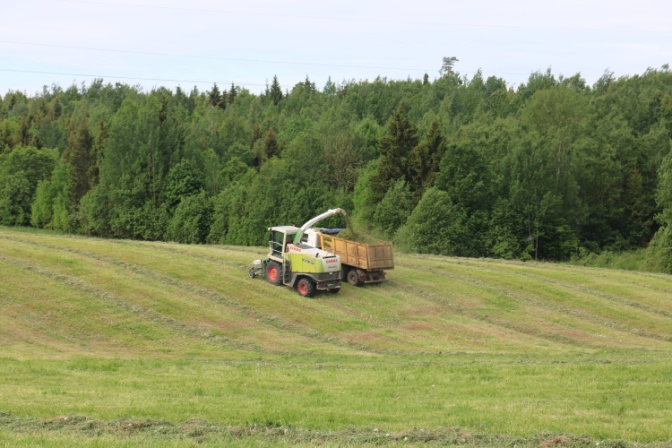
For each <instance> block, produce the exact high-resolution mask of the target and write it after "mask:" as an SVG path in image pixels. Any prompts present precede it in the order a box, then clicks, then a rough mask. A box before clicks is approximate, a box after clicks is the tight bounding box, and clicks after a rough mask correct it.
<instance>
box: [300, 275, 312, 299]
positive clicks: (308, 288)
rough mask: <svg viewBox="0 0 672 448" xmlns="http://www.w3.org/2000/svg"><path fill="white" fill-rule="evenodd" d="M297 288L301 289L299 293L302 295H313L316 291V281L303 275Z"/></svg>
mask: <svg viewBox="0 0 672 448" xmlns="http://www.w3.org/2000/svg"><path fill="white" fill-rule="evenodd" d="M296 290H297V291H299V294H300V295H301V296H302V297H313V294H314V293H315V283H313V281H312V280H311V279H309V278H308V277H303V278H302V279H301V280H299V284H298V285H296Z"/></svg>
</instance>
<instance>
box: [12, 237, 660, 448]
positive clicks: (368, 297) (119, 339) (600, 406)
mask: <svg viewBox="0 0 672 448" xmlns="http://www.w3.org/2000/svg"><path fill="white" fill-rule="evenodd" d="M264 252H265V251H264V249H262V248H245V247H224V246H185V245H177V244H168V243H147V242H135V241H122V240H103V239H94V238H83V237H73V236H62V235H52V234H48V233H35V232H28V231H22V230H15V229H7V228H0V279H1V282H2V284H1V286H0V309H1V310H2V312H1V313H0V343H1V344H0V446H64V447H65V446H111V445H114V446H156V447H159V446H224V445H225V446H287V445H291V446H379V445H399V446H415V445H424V444H428V443H430V444H432V443H433V444H436V445H446V444H456V445H465V446H511V447H513V446H535V447H538V446H545V447H549V446H651V447H654V446H655V447H663V446H665V447H670V446H672V277H670V276H667V275H656V274H644V273H635V272H626V271H618V270H607V269H595V268H586V267H578V266H565V265H558V264H544V263H520V262H505V261H496V260H486V259H464V258H447V257H436V256H418V255H402V254H397V259H396V268H395V269H394V270H393V271H390V273H389V280H388V281H387V282H386V283H384V284H381V285H370V286H367V287H363V288H354V287H350V286H349V285H345V286H344V287H343V289H342V291H341V292H340V293H339V294H323V295H317V296H316V297H315V298H314V299H305V298H302V297H300V296H299V295H298V294H297V293H296V292H295V291H293V290H291V289H289V288H286V287H276V286H272V285H270V284H268V283H266V282H265V281H264V280H262V279H259V278H257V279H250V278H249V277H248V275H247V269H248V267H249V265H250V263H251V261H252V260H253V259H255V258H260V257H261V256H263V254H264Z"/></svg>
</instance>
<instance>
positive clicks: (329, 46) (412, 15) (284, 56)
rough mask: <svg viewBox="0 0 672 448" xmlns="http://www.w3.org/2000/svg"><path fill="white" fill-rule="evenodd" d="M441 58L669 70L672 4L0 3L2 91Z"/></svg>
mask: <svg viewBox="0 0 672 448" xmlns="http://www.w3.org/2000/svg"><path fill="white" fill-rule="evenodd" d="M444 56H455V57H457V58H458V59H459V62H457V63H456V64H455V70H456V71H457V72H459V73H460V74H461V75H463V76H467V77H468V78H471V77H472V76H473V75H474V74H475V73H476V72H477V70H479V69H480V70H481V71H482V73H483V75H484V76H485V77H488V76H493V75H494V76H496V77H498V78H503V79H504V80H505V81H506V82H507V84H508V85H509V86H513V87H515V86H517V85H518V84H520V83H525V82H526V81H527V79H528V77H529V76H530V74H531V73H533V72H536V71H542V72H545V71H546V69H548V68H550V69H551V71H552V72H553V73H554V74H555V75H556V76H559V75H564V76H566V77H569V76H573V75H575V74H576V73H580V74H581V76H583V78H585V80H586V81H587V82H588V84H590V85H592V84H593V83H595V81H596V80H597V79H598V78H600V77H601V76H602V75H603V74H604V73H605V71H610V72H613V74H614V76H616V77H621V76H632V75H636V74H642V73H644V72H645V71H646V70H647V68H654V69H659V68H661V66H663V65H664V64H672V2H671V1H670V0H638V1H633V0H627V1H625V0H612V1H594V0H562V1H543V0H536V1H529V0H510V1H502V0H497V1H494V0H485V1H477V0H476V1H465V0H460V1H453V0H450V1H431V0H414V1H401V0H384V1H383V0H373V1H368V0H359V1H354V0H339V1H331V2H328V1H318V0H313V1H308V0H287V1H271V0H247V1H246V2H243V1H239V2H232V1H214V0H191V1H185V0H162V1H159V0H141V1H138V2H134V1H131V0H20V1H19V0H0V95H2V96H4V95H5V94H6V93H7V92H8V91H9V90H20V91H24V92H26V93H27V94H28V95H34V94H35V93H37V92H41V91H42V88H43V86H48V87H50V86H51V85H52V84H58V85H60V86H61V87H62V88H64V89H65V88H68V87H70V86H71V85H73V84H75V85H77V86H80V85H81V84H82V83H85V84H86V85H88V84H89V83H90V82H91V81H92V80H93V79H95V78H103V79H104V81H105V83H108V82H111V83H115V82H122V83H125V84H130V85H139V86H142V88H143V90H144V91H150V90H151V89H152V88H154V87H161V86H163V87H167V88H170V89H171V90H174V89H175V87H176V86H178V85H179V86H181V87H182V88H183V89H184V90H187V91H190V90H191V89H192V88H193V87H194V86H197V87H198V88H199V90H201V91H204V90H209V89H210V88H211V87H212V85H213V83H215V82H216V83H217V84H218V86H220V88H222V89H228V88H229V87H230V85H231V83H232V82H233V83H235V84H236V85H238V86H243V87H245V88H247V89H249V90H250V91H251V92H253V93H259V92H261V91H263V90H264V88H265V85H266V84H267V83H270V82H271V81H272V79H273V76H274V75H277V76H278V80H279V82H280V85H281V86H282V88H283V90H291V88H292V87H293V86H294V85H295V84H296V83H298V82H300V81H303V80H305V78H306V77H308V78H309V79H310V80H311V81H313V82H314V83H315V84H316V85H317V87H318V88H319V89H320V90H321V89H322V88H323V87H324V85H325V83H326V82H327V79H328V77H331V79H332V81H334V82H335V83H337V84H338V83H341V82H343V81H346V80H347V81H349V80H357V81H360V80H373V79H375V78H376V77H377V76H380V77H385V78H387V79H407V78H409V77H410V78H411V79H422V77H423V75H424V74H425V73H427V74H428V75H429V78H430V80H431V79H435V78H436V77H438V76H439V73H438V70H439V69H440V68H441V62H442V58H443V57H444Z"/></svg>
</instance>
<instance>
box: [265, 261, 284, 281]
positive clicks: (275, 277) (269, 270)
mask: <svg viewBox="0 0 672 448" xmlns="http://www.w3.org/2000/svg"><path fill="white" fill-rule="evenodd" d="M266 280H268V282H269V283H272V284H274V285H280V284H282V273H281V269H280V263H278V262H277V261H269V262H268V264H267V265H266Z"/></svg>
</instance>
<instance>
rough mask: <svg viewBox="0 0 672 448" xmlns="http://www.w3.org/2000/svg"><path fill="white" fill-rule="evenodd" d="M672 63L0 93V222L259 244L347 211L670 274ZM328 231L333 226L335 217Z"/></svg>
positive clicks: (463, 252)
mask: <svg viewBox="0 0 672 448" xmlns="http://www.w3.org/2000/svg"><path fill="white" fill-rule="evenodd" d="M671 140H672V72H670V70H669V68H668V66H664V67H662V68H661V69H659V70H653V69H650V70H647V71H646V72H645V73H644V74H642V75H636V76H631V77H621V78H616V77H615V76H614V75H613V74H612V73H605V74H604V76H602V77H601V78H600V79H599V80H598V81H597V82H596V83H595V85H593V86H588V85H586V82H585V81H584V80H583V79H582V78H581V77H580V76H579V75H575V76H573V77H569V78H567V77H562V76H555V75H554V74H552V73H551V71H550V70H548V71H547V72H545V73H534V74H532V75H531V76H530V77H529V79H528V82H527V83H526V84H523V85H520V86H519V87H517V88H516V89H513V88H509V87H507V85H506V82H505V81H504V80H502V79H499V78H496V77H489V78H487V79H484V77H483V76H482V75H481V74H480V73H477V74H476V75H475V76H473V77H472V78H471V79H468V78H467V77H461V76H460V75H459V74H457V73H455V72H454V71H453V70H443V71H442V75H441V77H439V78H437V79H435V80H434V81H431V82H430V81H429V79H428V77H427V76H425V77H424V78H423V79H422V80H412V79H408V80H406V81H390V80H387V79H384V78H382V79H381V78H379V79H376V80H375V81H373V82H368V81H344V82H342V83H339V84H336V83H333V82H332V81H331V80H329V81H328V82H327V84H326V85H325V86H324V88H323V89H322V90H320V89H318V88H317V87H316V86H315V84H314V83H312V82H311V81H310V79H308V78H307V79H306V80H305V81H304V82H301V83H299V84H297V85H295V86H294V87H293V88H291V90H289V91H287V90H286V91H284V92H283V90H282V88H281V87H280V84H279V81H278V79H277V77H275V78H274V79H273V83H272V85H271V86H269V87H268V88H267V90H266V92H264V93H262V94H259V95H255V94H252V93H250V92H249V91H248V90H246V89H242V88H240V87H237V86H235V85H232V86H231V87H230V89H224V90H220V88H219V87H218V86H217V85H214V86H213V87H212V89H211V90H210V91H205V92H200V91H199V90H198V89H197V88H194V89H193V90H191V91H190V92H186V91H184V90H182V89H180V88H177V89H176V91H174V92H173V91H171V90H168V89H165V88H157V89H154V90H152V91H151V92H148V93H145V92H143V91H142V90H141V89H139V88H136V87H132V86H128V85H125V84H120V83H117V84H114V85H113V84H104V83H103V81H102V80H96V81H94V82H93V83H91V84H90V85H88V86H87V85H82V86H80V87H78V86H71V87H69V88H67V89H66V90H63V89H62V88H61V87H59V86H52V87H51V88H46V87H45V88H44V89H43V91H42V93H40V94H36V95H34V96H32V97H31V96H27V95H26V94H24V93H22V92H18V91H9V92H7V93H6V94H5V95H4V96H0V224H3V225H19V226H34V227H40V228H50V229H57V230H61V231H65V232H73V233H83V234H89V235H99V236H105V237H114V238H137V239H145V240H172V241H179V242H187V243H206V242H207V243H225V244H243V245H260V244H263V243H264V237H265V235H264V229H265V228H266V227H267V226H269V225H275V224H292V223H293V224H301V223H303V222H304V221H306V220H307V219H309V218H310V217H312V216H314V215H316V214H317V213H319V212H322V211H324V210H325V209H327V208H333V207H343V208H345V209H346V210H348V211H349V212H350V214H351V215H352V216H354V221H355V222H356V223H357V225H358V226H361V227H363V228H366V229H367V230H368V231H370V232H372V233H374V234H377V235H379V236H381V237H384V238H388V239H392V240H394V241H395V243H397V244H398V245H399V247H400V248H404V249H406V250H410V251H415V252H419V253H435V254H446V255H459V256H470V257H501V258H510V259H547V260H565V259H568V258H569V257H571V256H573V255H577V254H578V255H585V254H587V253H599V252H600V251H604V250H628V249H633V248H642V247H647V246H648V247H649V249H648V254H649V256H650V260H651V263H652V266H655V268H656V269H658V270H663V271H667V272H672V258H671V257H672V153H671V148H672V144H671ZM335 224H337V225H338V224H342V223H338V222H335Z"/></svg>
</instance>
